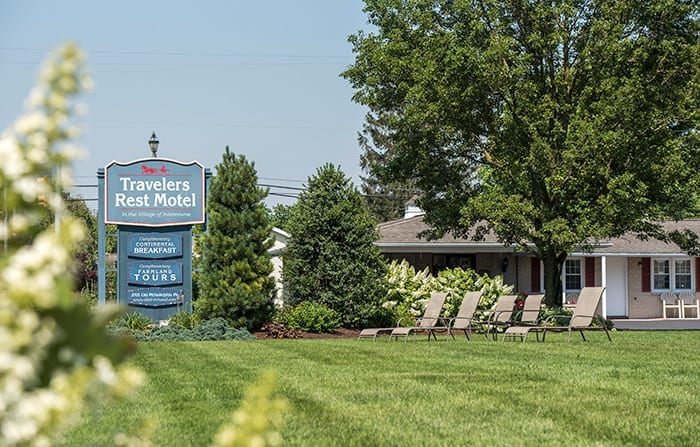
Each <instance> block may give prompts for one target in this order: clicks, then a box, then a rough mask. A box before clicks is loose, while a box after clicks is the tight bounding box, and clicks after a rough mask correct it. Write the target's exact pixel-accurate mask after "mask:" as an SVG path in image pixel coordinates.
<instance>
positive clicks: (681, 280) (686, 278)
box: [673, 259, 693, 290]
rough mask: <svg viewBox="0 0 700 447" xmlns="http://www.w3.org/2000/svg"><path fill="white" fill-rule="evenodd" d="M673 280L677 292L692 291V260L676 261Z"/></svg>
mask: <svg viewBox="0 0 700 447" xmlns="http://www.w3.org/2000/svg"><path fill="white" fill-rule="evenodd" d="M674 265H675V272H674V276H673V279H674V281H675V287H674V289H676V290H690V289H691V288H692V282H693V281H692V277H691V271H692V269H691V268H690V259H676V262H675V263H674Z"/></svg>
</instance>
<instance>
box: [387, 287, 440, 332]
mask: <svg viewBox="0 0 700 447" xmlns="http://www.w3.org/2000/svg"><path fill="white" fill-rule="evenodd" d="M446 298H447V293H444V292H431V294H430V301H428V304H427V305H426V306H425V313H424V314H423V316H422V317H420V318H416V321H415V322H414V323H413V326H401V321H399V323H398V325H397V327H395V328H394V329H393V330H392V331H391V334H389V340H392V339H393V340H398V338H399V337H404V341H406V340H407V339H408V336H409V335H411V334H417V333H418V332H427V333H428V340H430V337H433V338H435V340H437V336H436V335H435V332H446V333H447V334H449V331H448V326H447V320H446V319H443V318H440V312H442V306H443V304H445V299H446ZM439 322H443V324H442V325H438V323H439Z"/></svg>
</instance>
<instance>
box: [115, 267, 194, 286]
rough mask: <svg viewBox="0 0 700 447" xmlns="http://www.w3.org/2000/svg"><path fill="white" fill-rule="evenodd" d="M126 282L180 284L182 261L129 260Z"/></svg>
mask: <svg viewBox="0 0 700 447" xmlns="http://www.w3.org/2000/svg"><path fill="white" fill-rule="evenodd" d="M127 282H128V284H133V285H139V286H170V285H175V284H182V262H168V261H155V262H154V261H143V262H129V278H128V281H127Z"/></svg>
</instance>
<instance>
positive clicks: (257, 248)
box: [196, 147, 274, 329]
mask: <svg viewBox="0 0 700 447" xmlns="http://www.w3.org/2000/svg"><path fill="white" fill-rule="evenodd" d="M257 181H258V177H257V173H256V171H255V168H254V165H253V164H252V163H249V162H248V161H246V159H245V157H244V156H243V155H239V156H236V155H235V154H233V153H231V152H229V148H228V147H226V151H225V152H224V155H223V160H222V162H221V163H220V164H219V165H217V167H216V177H214V178H213V179H212V182H211V187H210V190H209V197H208V199H207V212H208V215H209V220H208V228H207V233H206V234H204V235H203V236H202V238H201V248H202V261H201V264H200V265H201V269H200V272H199V273H198V275H197V281H198V288H199V293H200V298H199V299H198V300H197V301H196V312H197V314H198V315H199V316H200V318H202V319H208V318H215V317H223V318H225V319H226V320H228V321H229V322H230V323H231V324H232V325H234V326H236V327H246V328H248V329H257V328H258V327H260V326H261V325H262V324H263V323H265V322H266V321H268V320H269V319H270V317H271V316H272V312H273V303H272V292H273V289H274V280H273V278H271V277H270V273H271V272H272V263H271V262H270V255H269V254H268V252H267V250H268V249H269V248H270V247H271V245H272V241H271V240H270V238H269V236H270V229H271V225H270V218H269V214H268V212H267V209H266V208H265V205H264V204H263V202H262V200H263V199H264V198H265V197H266V196H267V189H264V188H260V187H258V186H257Z"/></svg>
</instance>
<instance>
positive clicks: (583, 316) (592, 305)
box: [510, 287, 612, 342]
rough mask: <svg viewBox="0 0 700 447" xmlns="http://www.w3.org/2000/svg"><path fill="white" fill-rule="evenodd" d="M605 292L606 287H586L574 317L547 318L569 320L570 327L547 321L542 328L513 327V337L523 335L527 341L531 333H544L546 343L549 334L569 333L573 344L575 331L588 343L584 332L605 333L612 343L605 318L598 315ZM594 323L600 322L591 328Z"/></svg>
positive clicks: (549, 319)
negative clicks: (551, 324) (550, 323)
mask: <svg viewBox="0 0 700 447" xmlns="http://www.w3.org/2000/svg"><path fill="white" fill-rule="evenodd" d="M604 290H605V287H584V288H583V289H581V294H580V295H579V298H578V301H577V302H576V307H575V308H574V313H573V315H552V316H550V317H548V318H547V321H551V320H553V319H554V318H569V324H568V326H547V325H546V323H547V321H545V324H543V325H541V326H532V327H528V326H517V327H512V328H511V329H510V332H511V334H513V335H515V334H519V333H522V334H523V337H524V338H523V341H525V338H527V334H528V333H529V332H537V333H539V332H542V341H545V337H546V336H547V332H564V331H567V332H568V333H569V337H568V341H569V342H571V333H572V332H573V331H579V332H580V333H581V338H583V341H586V336H585V335H584V334H583V332H584V331H605V335H607V336H608V341H612V338H610V332H608V328H607V327H606V326H605V321H604V319H603V317H602V316H600V315H599V314H597V313H596V309H597V308H598V304H600V298H601V297H602V296H603V291H604ZM594 321H597V322H598V326H591V324H592V323H593V322H594ZM538 339H539V337H538Z"/></svg>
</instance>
